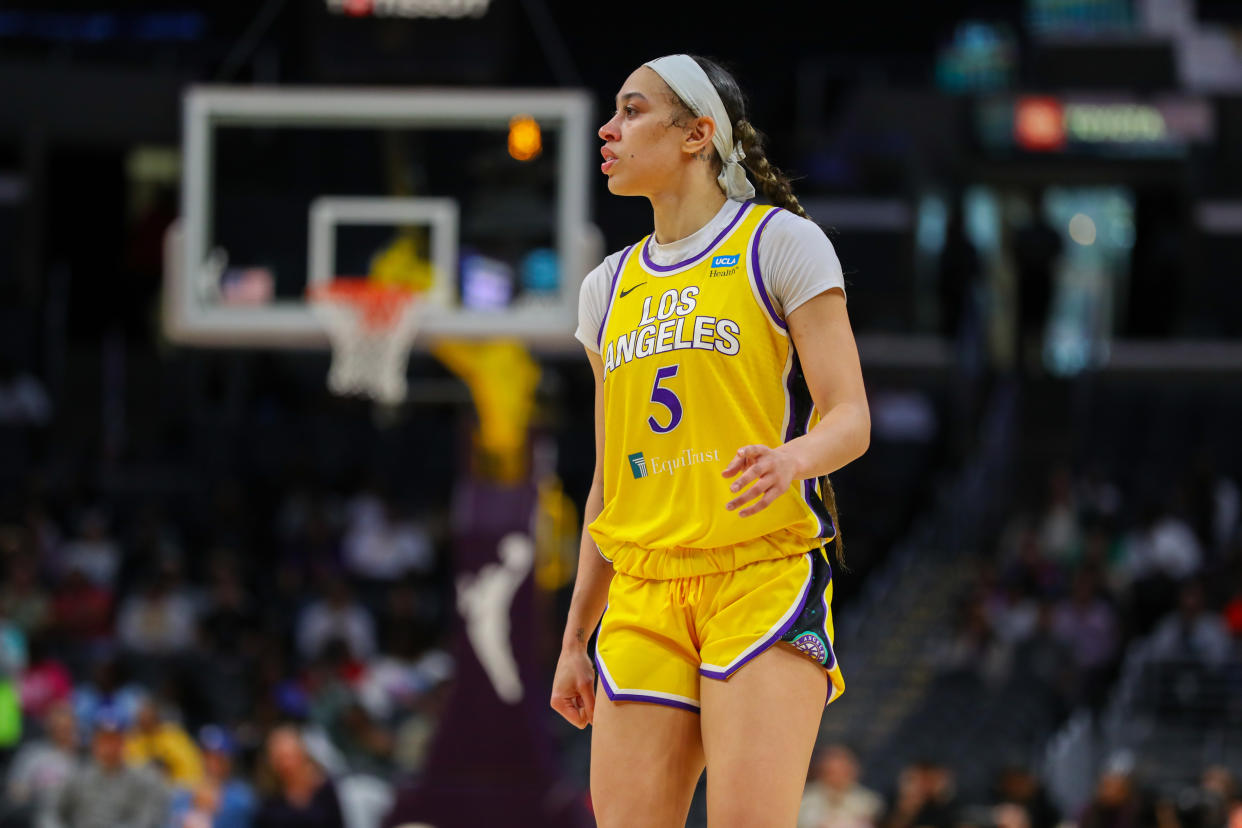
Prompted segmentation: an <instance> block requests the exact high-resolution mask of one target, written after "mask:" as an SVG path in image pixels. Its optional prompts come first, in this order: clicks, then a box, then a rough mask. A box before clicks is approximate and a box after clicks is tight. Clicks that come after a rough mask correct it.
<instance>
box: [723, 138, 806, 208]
mask: <svg viewBox="0 0 1242 828" xmlns="http://www.w3.org/2000/svg"><path fill="white" fill-rule="evenodd" d="M733 137H734V138H736V139H737V140H738V141H741V142H742V152H744V153H746V159H745V160H744V161H743V162H742V163H744V164H745V165H746V169H748V170H750V174H751V175H753V176H754V177H755V183H756V184H758V185H759V189H761V190H762V191H763V195H764V197H765V198H767V200H768V201H770V202H771V203H772V204H775V205H776V206H777V207H783V208H784V209H786V210H788V211H789V212H791V213H793V214H794V215H798V216H802V218H810V216H808V215H807V214H806V210H804V209H803V208H802V205H801V204H799V203H798V197H797V196H795V195H794V194H793V184H792V182H790V180H789V178H788V176H786V175H785V174H784V173H782V172H781V171H780V170H779V169H777V168H776V167H774V166H772V163H771V162H770V161H768V156H767V153H766V152H764V149H763V133H762V132H760V131H759V130H757V129H755V127H754V125H753V124H752V123H751V122H750V121H748V120H746V119H745V118H740V119H738V121H737V123H736V124H734V126H733Z"/></svg>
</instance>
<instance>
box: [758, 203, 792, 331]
mask: <svg viewBox="0 0 1242 828" xmlns="http://www.w3.org/2000/svg"><path fill="white" fill-rule="evenodd" d="M780 211H781V208H780V207H777V208H776V209H774V210H772V211H770V212H769V213H768V214H767V215H766V216H764V217H763V221H761V222H759V227H758V228H757V229H756V230H755V240H754V241H753V242H751V245H750V273H751V277H752V278H753V279H754V280H755V288H756V289H757V290H758V291H759V295H760V296H761V297H762V298H763V305H764V307H766V308H767V309H768V316H770V317H772V321H773V322H775V323H776V324H777V325H779V326H780V328H781V330H783V331H787V330H789V326H788V325H786V324H785V320H784V319H781V317H780V315H779V314H777V312H776V308H774V307H772V300H771V299H769V298H768V289H767V287H766V286H764V284H763V272H762V271H761V270H760V268H759V238H760V236H762V235H763V228H764V227H767V226H768V222H769V221H771V220H772V216H774V215H776V214H777V213H779V212H780Z"/></svg>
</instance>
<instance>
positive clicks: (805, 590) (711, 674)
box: [699, 552, 835, 680]
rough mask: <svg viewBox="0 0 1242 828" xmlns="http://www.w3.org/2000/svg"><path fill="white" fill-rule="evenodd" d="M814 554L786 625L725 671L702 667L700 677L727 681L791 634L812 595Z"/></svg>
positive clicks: (808, 558) (809, 555)
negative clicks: (790, 630)
mask: <svg viewBox="0 0 1242 828" xmlns="http://www.w3.org/2000/svg"><path fill="white" fill-rule="evenodd" d="M813 554H815V553H814V552H808V553H806V563H807V572H806V583H805V584H803V585H802V594H801V595H799V596H798V600H797V601H796V602H795V603H794V605H793V607H792V608H791V610H790V612H789V618H787V619H785V623H783V624H781V626H780V627H779V628H778V629H777V630H776V631H775V632H773V633H771V634H770V635H769V636H768V637H767V638H766V639H764V641H763V643H762V644H760V645H759V646H758V647H756V648H755V649H753V650H751V651H750V652H749V653H748V654H747V655H746V656H745V657H744V658H740V659H738V660H737V661H736V662H734V663H733V664H731V665H729V666H728V667H726V668H724V669H723V670H711V669H708V668H707V667H700V668H699V673H700V675H704V676H707V677H708V678H714V679H721V680H723V679H727V678H728V677H729V676H731V675H733V674H734V673H736V672H737V671H738V670H740V669H742V667H743V666H744V665H745V664H746V663H747V662H748V661H750V660H751V659H753V658H755V657H756V656H758V655H759V654H760V653H762V652H763V651H764V650H766V649H768V648H769V647H771V646H772V645H773V644H775V643H776V642H777V641H780V639H781V636H783V635H784V634H785V633H787V632H789V628H790V627H792V626H793V625H794V623H795V622H796V621H797V620H798V616H799V615H801V614H802V605H803V604H804V603H806V599H807V596H808V595H810V593H811V582H812V581H814V580H815V578H814V575H815V563H814V561H812V560H811V555H813ZM834 663H835V662H834Z"/></svg>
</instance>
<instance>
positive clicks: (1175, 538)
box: [1122, 495, 1203, 582]
mask: <svg viewBox="0 0 1242 828" xmlns="http://www.w3.org/2000/svg"><path fill="white" fill-rule="evenodd" d="M1147 501H1148V502H1147V503H1146V505H1145V506H1144V507H1143V511H1142V517H1141V519H1140V521H1139V525H1138V526H1137V527H1136V528H1135V529H1134V531H1133V532H1131V533H1130V534H1129V535H1128V536H1127V537H1126V539H1125V541H1124V548H1123V550H1122V559H1123V565H1124V567H1125V571H1126V575H1127V576H1128V579H1129V580H1130V581H1131V582H1134V581H1141V580H1143V579H1145V578H1152V577H1163V578H1168V579H1170V580H1172V581H1181V580H1184V579H1186V578H1189V577H1190V576H1191V575H1194V574H1195V573H1196V572H1198V571H1199V568H1200V567H1201V566H1202V564H1203V551H1202V549H1201V548H1200V546H1199V541H1198V539H1197V538H1196V537H1195V533H1194V532H1193V531H1192V530H1191V528H1190V526H1189V524H1187V523H1186V521H1184V520H1182V519H1181V518H1180V517H1178V516H1177V515H1175V514H1173V513H1172V511H1170V510H1169V508H1168V506H1167V505H1166V504H1165V503H1164V502H1163V501H1161V500H1158V499H1156V498H1155V497H1154V496H1151V495H1149V496H1148V497H1147Z"/></svg>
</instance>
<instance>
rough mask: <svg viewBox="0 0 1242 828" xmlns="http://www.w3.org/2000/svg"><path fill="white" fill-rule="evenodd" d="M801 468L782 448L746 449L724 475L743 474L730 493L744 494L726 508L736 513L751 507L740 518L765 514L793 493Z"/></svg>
mask: <svg viewBox="0 0 1242 828" xmlns="http://www.w3.org/2000/svg"><path fill="white" fill-rule="evenodd" d="M797 466H798V464H797V461H796V460H795V459H794V457H793V455H791V454H789V453H788V452H786V451H784V450H783V449H781V448H775V449H773V448H768V447H767V446H742V447H741V448H740V449H738V450H737V454H735V455H733V459H732V460H731V461H730V462H729V465H728V466H726V467H725V470H724V471H723V472H722V474H723V475H724V476H725V477H733V476H734V475H736V474H737V473H738V472H742V476H741V477H739V478H738V479H737V480H734V481H733V484H732V485H731V486H730V487H729V491H731V492H734V493H738V492H740V494H738V496H737V497H735V498H733V499H732V500H730V501H729V503H728V505H726V506H725V508H726V509H728V510H729V511H730V512H732V511H733V510H734V509H740V508H741V507H743V506H746V504H747V503H750V504H751V505H749V506H746V508H745V509H742V511H741V512H739V513H738V515H739V516H740V517H750V516H751V515H753V514H755V513H756V512H762V511H763V510H764V509H766V508H768V506H769V505H770V504H771V503H772V501H774V500H776V499H777V498H778V497H780V496H781V495H783V494H784V493H785V492H787V491H789V487H790V486H791V485H793V482H794V478H795V477H796V476H797V472H798V468H797ZM752 484H753V485H752ZM748 486H749V488H747V487H748ZM755 498H758V500H755ZM751 501H755V502H754V503H751Z"/></svg>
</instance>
